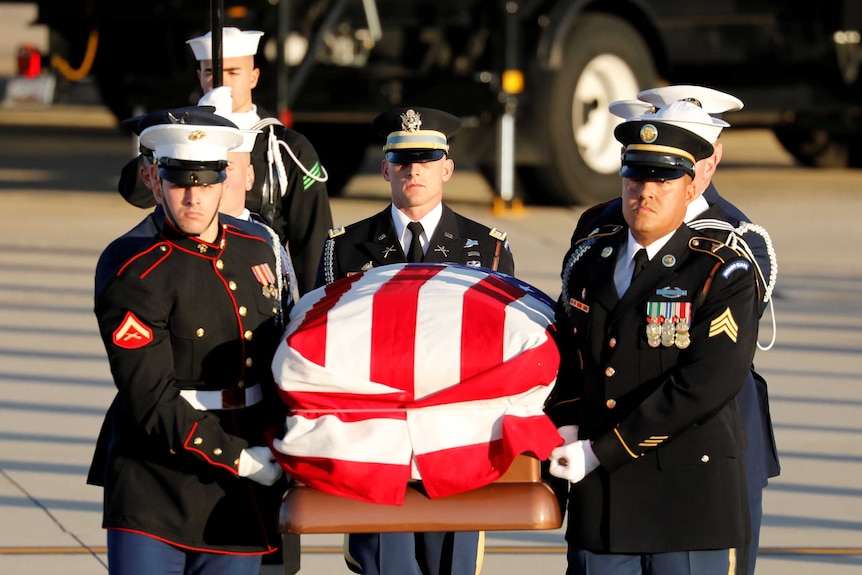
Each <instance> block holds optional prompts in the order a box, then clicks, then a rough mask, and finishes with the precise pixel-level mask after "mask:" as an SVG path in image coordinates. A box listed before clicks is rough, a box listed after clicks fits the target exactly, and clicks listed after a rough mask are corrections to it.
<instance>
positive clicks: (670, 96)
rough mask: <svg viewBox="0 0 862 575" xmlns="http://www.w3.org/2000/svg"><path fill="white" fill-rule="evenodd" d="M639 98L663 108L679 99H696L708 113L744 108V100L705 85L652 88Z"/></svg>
mask: <svg viewBox="0 0 862 575" xmlns="http://www.w3.org/2000/svg"><path fill="white" fill-rule="evenodd" d="M637 97H638V100H643V101H644V102H648V103H650V104H652V105H653V106H655V107H656V108H662V107H664V106H667V105H669V104H672V103H673V102H678V101H679V100H686V99H691V100H696V101H697V102H699V103H700V107H701V108H703V110H704V111H705V112H706V113H707V114H724V113H725V112H736V111H739V110H741V109H742V106H743V103H742V100H740V99H739V98H737V97H736V96H731V95H730V94H726V93H724V92H720V91H718V90H715V89H713V88H707V87H705V86H690V85H684V84H680V85H675V86H662V87H661V88H651V89H649V90H644V91H642V92H640V93H638V96H637Z"/></svg>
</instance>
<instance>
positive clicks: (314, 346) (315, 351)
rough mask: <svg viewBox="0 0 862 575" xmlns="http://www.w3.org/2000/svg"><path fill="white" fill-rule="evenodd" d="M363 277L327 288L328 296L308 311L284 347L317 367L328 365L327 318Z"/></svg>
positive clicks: (352, 277) (345, 279)
mask: <svg viewBox="0 0 862 575" xmlns="http://www.w3.org/2000/svg"><path fill="white" fill-rule="evenodd" d="M361 277H362V275H361V274H356V275H354V276H350V277H349V278H344V279H343V280H340V281H338V282H335V283H331V284H329V285H328V286H326V288H324V289H325V290H326V295H325V296H323V297H322V298H320V300H318V301H317V302H316V303H315V304H314V306H312V308H311V309H310V310H308V313H307V314H306V315H305V318H304V319H303V321H302V325H300V326H299V327H298V328H297V329H296V330H295V331H294V332H293V333H292V334H290V335H289V336H288V337H287V339H286V340H285V343H283V344H282V345H287V346H288V347H289V348H291V349H293V350H294V352H295V353H299V354H300V355H301V356H302V357H304V358H305V359H307V360H309V361H312V362H314V363H316V364H317V365H326V316H327V314H328V313H329V310H331V309H332V308H333V307H335V305H336V304H337V303H338V300H340V299H341V296H343V295H344V294H345V293H347V292H348V291H349V290H350V287H351V286H352V285H353V282H355V281H356V280H358V279H359V278H361Z"/></svg>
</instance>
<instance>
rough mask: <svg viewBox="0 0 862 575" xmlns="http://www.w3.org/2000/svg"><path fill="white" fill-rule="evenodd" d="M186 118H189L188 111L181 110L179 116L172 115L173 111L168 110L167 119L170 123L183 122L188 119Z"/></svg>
mask: <svg viewBox="0 0 862 575" xmlns="http://www.w3.org/2000/svg"><path fill="white" fill-rule="evenodd" d="M188 119H189V113H188V112H183V114H182V115H181V116H180V117H179V118H177V117H176V116H174V115H173V113H171V112H168V121H169V122H170V123H171V124H185V123H186V122H187V121H188Z"/></svg>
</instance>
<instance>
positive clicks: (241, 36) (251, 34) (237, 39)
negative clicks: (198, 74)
mask: <svg viewBox="0 0 862 575" xmlns="http://www.w3.org/2000/svg"><path fill="white" fill-rule="evenodd" d="M261 36H263V32H261V31H259V30H240V29H239V28H223V29H222V33H221V42H222V44H221V51H222V57H223V58H236V57H238V56H254V55H255V54H257V45H258V44H259V43H260V38H261ZM186 44H188V45H189V46H191V49H192V52H193V53H194V55H195V59H196V60H198V61H201V60H212V59H213V55H212V54H213V47H212V32H207V33H206V34H204V35H203V36H198V37H197V38H192V39H191V40H186Z"/></svg>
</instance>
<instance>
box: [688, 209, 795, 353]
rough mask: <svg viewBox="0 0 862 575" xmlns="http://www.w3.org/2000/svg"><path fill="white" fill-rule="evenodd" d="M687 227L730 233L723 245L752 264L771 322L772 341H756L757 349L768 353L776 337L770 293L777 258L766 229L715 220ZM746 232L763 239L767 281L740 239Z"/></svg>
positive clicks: (695, 221) (749, 249)
mask: <svg viewBox="0 0 862 575" xmlns="http://www.w3.org/2000/svg"><path fill="white" fill-rule="evenodd" d="M687 225H688V227H690V228H692V229H695V230H704V229H717V230H723V231H727V232H730V233H729V234H728V236H727V239H726V240H725V243H726V244H727V245H728V246H730V247H731V248H734V249H738V250H740V251H742V252H743V253H744V254H745V255H746V256H747V257H748V259H749V260H750V261H751V262H752V263H753V264H754V268H755V269H756V270H757V275H758V277H759V278H760V281H761V282H762V283H763V284H764V286H765V287H764V292H763V301H764V303H766V304H767V305H768V307H769V316H770V318H771V321H772V339H771V340H770V342H769V343H768V344H767V345H765V346H764V345H761V343H760V342H759V341H758V342H757V348H758V349H760V350H762V351H768V350H770V349H772V347H773V346H774V345H775V336H776V324H775V307H774V306H773V303H772V291H773V290H774V289H775V282H776V280H777V278H778V257H777V256H776V255H775V248H774V246H773V245H772V238H771V237H769V232H767V231H766V228H764V227H763V226H759V225H757V224H752V223H751V222H740V224H739V227H736V228H734V227H733V226H732V225H731V224H729V223H727V222H725V221H723V220H715V219H704V220H693V221H691V222H688V224H687ZM748 232H752V233H755V234H757V235H759V236H760V237H762V238H763V241H764V243H765V244H766V253H767V256H768V257H769V279H768V280H767V279H766V278H765V277H764V276H763V270H761V269H760V266H759V265H758V263H757V259H755V257H754V254H753V253H752V252H751V248H750V247H749V246H748V243H747V242H746V241H745V240H744V239H743V237H742V236H743V234H745V233H748Z"/></svg>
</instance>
